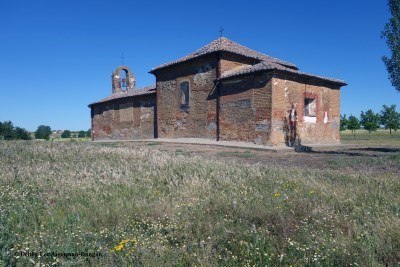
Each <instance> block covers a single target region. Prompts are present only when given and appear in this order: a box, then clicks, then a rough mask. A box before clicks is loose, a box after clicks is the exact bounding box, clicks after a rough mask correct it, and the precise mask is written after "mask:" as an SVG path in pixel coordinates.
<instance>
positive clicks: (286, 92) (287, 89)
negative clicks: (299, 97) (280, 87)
mask: <svg viewBox="0 0 400 267" xmlns="http://www.w3.org/2000/svg"><path fill="white" fill-rule="evenodd" d="M288 96H289V88H288V87H285V97H286V98H288Z"/></svg>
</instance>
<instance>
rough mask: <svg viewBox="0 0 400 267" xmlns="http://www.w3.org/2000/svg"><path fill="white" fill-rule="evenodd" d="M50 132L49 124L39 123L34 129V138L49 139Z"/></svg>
mask: <svg viewBox="0 0 400 267" xmlns="http://www.w3.org/2000/svg"><path fill="white" fill-rule="evenodd" d="M51 133H52V132H51V128H50V126H46V125H40V126H38V128H37V129H36V131H35V138H36V139H46V140H49V139H50V135H51Z"/></svg>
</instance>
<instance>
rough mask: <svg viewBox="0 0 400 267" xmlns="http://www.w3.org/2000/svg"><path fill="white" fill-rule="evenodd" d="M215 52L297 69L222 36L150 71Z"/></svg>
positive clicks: (292, 65)
mask: <svg viewBox="0 0 400 267" xmlns="http://www.w3.org/2000/svg"><path fill="white" fill-rule="evenodd" d="M214 52H230V53H234V54H237V55H242V56H245V57H249V58H254V59H256V60H259V61H268V62H273V63H277V64H280V65H283V66H286V67H288V68H293V69H297V67H296V65H294V64H292V63H289V62H286V61H283V60H280V59H277V58H273V57H270V56H267V55H265V54H262V53H260V52H257V51H255V50H252V49H250V48H248V47H245V46H243V45H240V44H238V43H236V42H234V41H232V40H229V39H228V38H225V37H221V38H218V39H216V40H214V41H212V42H211V43H209V44H208V45H206V46H203V47H202V48H200V49H199V50H197V51H195V52H193V53H191V54H189V55H187V56H185V57H182V58H180V59H178V60H175V61H171V62H168V63H165V64H162V65H159V66H157V67H155V68H153V69H152V70H151V71H150V73H154V72H155V71H157V70H160V69H163V68H165V67H169V66H172V65H175V64H178V63H181V62H185V61H188V60H191V59H194V58H198V57H200V56H203V55H207V54H211V53H214Z"/></svg>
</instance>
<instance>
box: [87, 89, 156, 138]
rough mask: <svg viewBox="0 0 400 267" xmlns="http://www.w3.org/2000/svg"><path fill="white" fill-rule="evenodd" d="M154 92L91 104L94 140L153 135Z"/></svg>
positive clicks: (151, 136) (148, 136)
mask: <svg viewBox="0 0 400 267" xmlns="http://www.w3.org/2000/svg"><path fill="white" fill-rule="evenodd" d="M155 100H156V99H155V94H152V95H143V96H135V97H129V98H123V99H118V100H114V101H109V102H106V103H100V104H96V105H94V106H92V127H93V129H92V131H93V139H94V140H133V139H145V138H153V137H154V122H155V118H154V115H155V114H154V107H155V103H156V101H155Z"/></svg>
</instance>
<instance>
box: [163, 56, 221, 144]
mask: <svg viewBox="0 0 400 267" xmlns="http://www.w3.org/2000/svg"><path fill="white" fill-rule="evenodd" d="M216 67H217V58H216V56H215V55H210V56H208V57H206V58H199V59H196V60H192V61H189V62H185V63H183V64H179V65H175V66H172V67H169V68H166V69H163V70H160V71H159V72H157V73H156V74H155V75H156V80H157V113H158V136H159V137H161V138H181V137H195V138H208V139H215V138H216V98H215V86H214V80H215V79H216ZM181 81H189V84H190V97H189V99H190V100H189V108H188V109H187V110H181V109H180V108H179V83H180V82H181Z"/></svg>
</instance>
